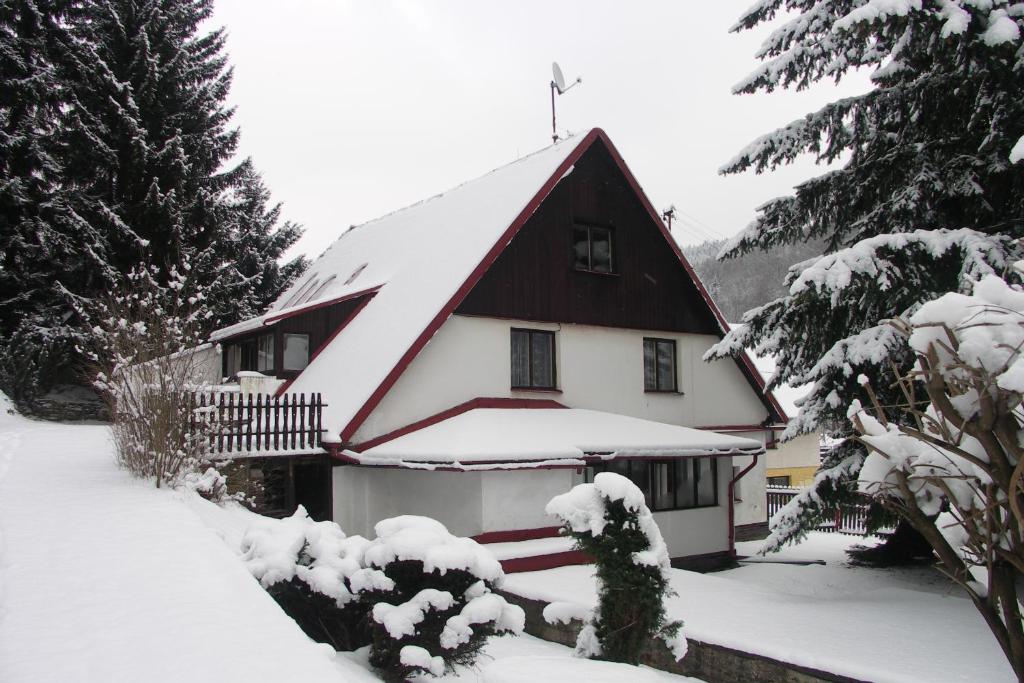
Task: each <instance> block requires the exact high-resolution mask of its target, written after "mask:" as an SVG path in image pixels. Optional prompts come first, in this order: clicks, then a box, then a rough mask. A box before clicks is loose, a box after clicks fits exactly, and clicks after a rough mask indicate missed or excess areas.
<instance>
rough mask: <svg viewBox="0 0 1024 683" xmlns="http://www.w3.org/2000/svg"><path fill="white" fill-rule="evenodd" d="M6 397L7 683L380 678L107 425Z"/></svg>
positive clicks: (0, 667)
mask: <svg viewBox="0 0 1024 683" xmlns="http://www.w3.org/2000/svg"><path fill="white" fill-rule="evenodd" d="M4 407H5V406H3V405H2V400H0V470H2V469H4V466H5V465H6V469H7V471H6V474H2V472H0V474H2V476H3V478H2V479H0V529H2V531H3V541H4V544H3V545H4V547H3V551H2V556H0V586H2V589H3V590H2V594H0V681H3V682H4V683H29V682H31V683H44V682H47V681H54V682H60V683H68V682H70V681H76V682H85V681H88V682H96V683H99V682H101V681H102V682H103V683H119V682H121V681H124V682H125V683H129V682H130V683H138V682H140V681H147V682H153V683H155V682H161V681H167V682H168V683H170V682H175V683H180V682H182V681H189V682H191V683H197V682H199V681H217V682H218V683H230V682H233V681H239V682H241V681H246V682H247V683H253V682H256V681H286V680H303V681H311V682H314V681H315V682H320V681H325V682H326V681H332V682H334V683H336V682H337V681H344V680H349V681H373V680H377V679H375V678H373V677H370V676H369V674H367V673H366V672H365V671H364V670H362V669H360V668H359V667H357V666H355V665H354V664H351V663H349V662H347V661H344V660H336V659H335V658H334V653H333V651H332V650H331V648H329V647H326V646H320V645H316V644H314V643H312V642H311V641H309V640H308V639H307V638H306V637H305V636H304V635H303V634H302V632H301V631H299V629H298V628H297V627H296V626H295V625H294V623H292V622H290V621H289V620H287V619H282V618H281V613H280V611H279V610H278V607H277V605H276V604H275V603H274V602H273V600H271V598H270V597H269V596H268V595H267V594H266V593H265V592H264V591H263V590H262V589H261V588H260V587H259V584H257V583H256V582H255V581H254V580H252V578H251V577H250V576H249V575H248V573H247V572H246V571H245V569H244V568H243V566H242V565H241V564H240V563H239V562H238V560H237V559H236V558H235V557H233V556H232V555H231V552H230V551H229V549H228V548H227V547H226V546H225V545H224V544H223V542H221V540H220V539H219V538H218V537H217V536H216V535H215V534H214V533H213V532H212V531H211V530H210V529H209V528H208V527H207V526H206V525H204V524H203V523H202V522H201V521H200V519H199V518H198V517H197V516H196V515H195V514H194V513H193V512H191V511H190V510H189V509H188V507H186V506H185V505H182V504H181V502H180V500H178V499H177V497H176V496H177V494H174V493H171V492H167V491H158V490H156V489H154V488H152V487H151V486H147V485H144V484H142V483H140V482H137V481H133V480H131V479H130V478H129V477H128V476H127V475H126V474H124V473H123V472H120V471H118V470H117V468H116V467H115V466H114V464H113V460H112V458H113V456H112V455H111V452H110V445H109V443H108V442H107V439H108V437H107V434H108V432H107V430H106V428H104V427H100V426H82V425H59V424H49V423H38V422H32V421H29V420H25V419H23V418H20V417H15V416H10V415H7V414H6V412H5V411H3V408H4Z"/></svg>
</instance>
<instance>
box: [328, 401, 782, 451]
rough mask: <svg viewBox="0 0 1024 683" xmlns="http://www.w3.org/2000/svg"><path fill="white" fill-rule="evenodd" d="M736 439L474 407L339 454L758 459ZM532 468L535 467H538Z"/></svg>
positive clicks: (754, 445) (622, 420)
mask: <svg viewBox="0 0 1024 683" xmlns="http://www.w3.org/2000/svg"><path fill="white" fill-rule="evenodd" d="M762 452H764V447H763V445H762V444H760V443H759V442H756V441H752V440H750V439H745V438H743V437H738V436H728V435H724V434H717V433H715V432H708V431H702V430H698V429H691V428H689V427H679V426H677V425H669V424H664V423H661V422H652V421H650V420H642V419H638V418H634V417H627V416H624V415H616V414H612V413H603V412H600V411H595V410H581V409H569V408H529V409H527V408H523V409H511V408H476V409H473V410H469V411H467V412H464V413H461V414H459V415H456V416H454V417H451V418H449V419H447V420H444V421H442V422H438V423H436V424H433V425H430V426H428V427H424V428H423V429H420V430H418V431H415V432H411V433H409V434H406V435H404V436H400V437H398V438H396V439H393V440H391V441H387V442H385V443H383V444H380V445H378V446H374V447H373V448H369V449H367V450H366V451H364V452H362V453H352V452H349V451H346V454H348V455H350V456H353V457H356V458H358V459H359V460H360V462H362V463H363V464H395V463H396V462H399V461H401V462H403V463H410V462H424V463H428V462H431V463H482V462H490V463H494V462H502V463H504V462H528V461H551V460H555V461H557V460H575V461H576V462H577V463H578V464H582V463H581V462H579V461H580V460H581V459H582V458H583V457H584V456H585V455H589V454H600V455H601V456H602V457H604V458H610V457H625V456H629V457H666V456H698V455H730V454H744V455H746V454H752V453H762ZM538 464H539V463H538Z"/></svg>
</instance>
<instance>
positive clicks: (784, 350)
mask: <svg viewBox="0 0 1024 683" xmlns="http://www.w3.org/2000/svg"><path fill="white" fill-rule="evenodd" d="M781 12H788V13H789V15H787V16H786V17H785V18H784V20H783V23H782V24H781V26H779V27H778V28H777V29H776V30H774V31H773V32H772V33H771V34H770V36H769V37H768V38H767V40H766V41H765V43H764V44H763V46H762V47H761V49H760V50H759V52H758V57H759V58H760V59H761V60H762V62H763V63H762V64H761V65H760V66H759V68H758V69H757V70H755V71H754V72H753V73H752V74H750V76H748V77H747V78H746V79H745V80H743V81H742V82H741V83H739V84H738V85H737V86H736V87H735V92H737V93H754V92H758V91H763V92H771V91H773V90H775V89H776V88H780V87H792V88H796V89H797V90H801V89H804V88H806V87H808V86H809V85H811V84H812V83H814V82H817V81H820V80H823V79H833V80H837V81H838V80H839V79H841V78H842V77H843V76H844V75H845V74H847V73H848V72H849V71H850V70H852V69H870V70H872V81H873V83H874V88H873V89H872V90H871V91H870V92H868V93H865V94H863V95H859V96H855V97H848V98H844V99H841V100H838V101H836V102H833V103H831V104H828V105H827V106H825V107H823V108H822V109H820V110H818V111H816V112H813V113H811V114H808V115H807V116H805V117H804V118H802V119H799V120H797V121H794V122H793V123H790V124H789V125H787V126H784V127H783V128H781V129H779V130H776V131H774V132H772V133H770V134H768V135H766V136H764V137H762V138H759V139H758V140H755V141H754V142H753V143H752V144H750V145H749V146H748V147H747V148H746V149H744V150H743V151H742V152H740V153H739V154H738V155H737V156H736V157H735V158H734V159H733V160H731V161H730V162H728V163H727V164H726V165H725V166H724V167H723V168H722V169H721V172H723V173H738V172H741V171H744V170H747V169H753V170H755V171H756V172H762V171H765V170H771V169H774V168H776V167H778V166H780V165H782V164H786V163H789V162H791V161H792V160H793V159H795V158H796V157H797V156H799V155H802V154H811V155H814V156H815V158H816V159H817V160H818V161H821V162H837V161H841V160H842V159H847V161H846V162H845V163H844V164H843V166H842V167H841V168H839V169H837V170H834V171H831V172H828V173H825V174H823V175H820V176H818V177H816V178H813V179H811V180H808V181H806V182H805V183H803V184H801V185H800V186H798V187H797V188H796V192H795V194H794V195H792V196H789V197H783V198H781V199H776V200H772V201H770V202H768V203H767V204H765V205H764V206H762V207H761V208H760V209H759V212H758V215H757V217H756V218H755V220H754V221H753V222H752V223H751V224H750V225H749V226H748V227H747V228H746V229H745V230H744V231H743V232H741V233H740V234H739V235H738V236H737V237H736V238H734V239H733V240H732V241H731V242H730V243H729V244H727V245H726V247H725V248H724V249H723V251H722V254H721V256H722V257H724V258H729V257H734V256H737V255H741V254H744V253H746V252H748V251H750V250H754V249H771V248H774V247H776V246H777V245H787V244H797V243H800V242H803V241H806V240H809V239H822V240H824V242H825V244H826V247H825V251H826V253H825V254H824V255H823V256H822V257H820V258H816V259H811V260H808V261H805V262H803V263H799V264H796V265H795V266H794V267H793V268H791V269H790V271H789V274H788V275H787V278H786V285H787V287H788V290H789V291H788V293H787V294H786V295H784V296H782V297H779V298H778V299H775V300H774V301H771V302H770V303H768V304H766V305H765V306H762V307H760V308H756V309H753V310H751V311H748V312H747V314H746V315H745V317H744V322H745V323H746V325H745V326H744V327H743V328H741V329H738V330H736V331H733V332H731V333H730V334H728V335H727V336H726V338H725V339H724V340H723V341H722V342H721V343H720V344H719V345H718V346H717V347H715V348H714V349H713V350H712V352H711V353H710V354H709V357H721V356H725V355H729V354H734V353H737V352H738V351H740V350H741V349H743V348H753V349H755V350H756V352H757V353H759V354H770V355H773V356H775V358H776V360H777V368H778V369H777V373H776V375H775V377H774V378H773V380H772V382H773V383H782V382H786V383H789V384H792V385H799V384H804V383H808V382H813V384H814V388H813V390H812V391H811V393H810V395H809V396H808V397H807V399H806V400H805V402H804V404H803V406H802V409H801V412H800V415H799V417H798V418H797V419H795V420H794V421H793V422H792V423H791V424H790V426H789V428H788V430H787V432H786V434H785V435H784V436H786V437H792V436H795V435H797V434H800V433H804V432H809V431H812V430H814V429H816V428H824V429H826V430H829V431H831V432H833V433H835V434H837V435H846V434H848V433H849V427H848V426H847V424H846V422H845V420H844V414H845V411H846V406H847V405H848V403H849V400H848V399H849V398H853V397H854V396H856V392H857V391H858V388H859V387H858V385H857V377H858V376H859V375H860V374H864V375H866V376H867V377H868V378H870V379H871V380H872V383H873V385H874V386H875V387H876V391H877V392H878V394H879V397H880V400H881V401H882V402H883V403H886V404H893V403H896V402H897V401H898V400H899V399H901V398H902V397H901V396H897V395H896V391H897V390H896V389H895V388H894V387H892V386H891V383H888V382H885V381H884V380H883V378H884V377H885V376H891V374H890V373H891V368H892V366H895V368H896V369H897V370H898V371H899V372H900V373H903V372H905V371H906V370H907V369H908V368H909V364H910V362H911V360H912V359H911V356H910V354H909V352H908V351H907V349H906V345H905V344H902V343H901V342H900V340H899V339H898V338H897V336H896V335H895V333H894V332H893V330H892V328H891V327H890V326H888V325H886V324H885V323H884V322H883V321H884V320H885V319H887V318H893V317H896V316H906V315H909V314H912V313H913V312H914V311H915V310H916V309H917V308H918V307H919V306H920V305H921V304H922V303H923V302H925V301H928V300H930V299H933V298H936V297H937V296H938V295H940V294H941V293H943V292H947V291H969V289H970V286H971V282H972V280H974V279H977V278H978V277H980V276H982V275H985V274H989V273H993V272H995V273H1002V272H1004V271H1006V269H1007V268H1008V265H1009V264H1010V263H1011V262H1012V261H1014V260H1015V259H1017V258H1019V257H1020V255H1021V249H1020V246H1019V244H1018V243H1017V242H1016V241H1015V240H1016V239H1017V238H1019V237H1020V236H1021V235H1022V234H1024V224H1022V219H1024V168H1022V166H1021V165H1020V164H1016V165H1015V164H1013V163H1012V162H1011V151H1012V150H1013V149H1014V146H1015V144H1016V143H1017V141H1018V140H1020V139H1021V136H1022V135H1024V100H1022V99H1021V97H1020V93H1021V92H1022V89H1024V62H1022V59H1024V51H1021V50H1020V47H1021V26H1020V25H1021V23H1022V21H1024V19H1022V16H1021V15H1022V13H1021V12H1020V11H1019V5H1014V6H1012V7H1011V3H1009V2H1007V1H1006V0H995V1H994V2H992V3H970V2H959V1H957V0H952V1H950V2H942V3H920V2H910V1H907V2H878V1H877V0H868V1H864V0H859V1H851V0H845V1H839V0H835V1H833V0H762V1H761V2H758V3H757V4H755V5H754V6H753V7H752V8H751V9H750V10H748V11H747V12H746V13H745V14H744V15H743V16H742V17H741V18H740V20H739V22H738V23H737V24H736V25H735V26H734V27H733V30H734V31H741V30H746V29H750V28H753V27H756V26H759V25H761V24H764V23H767V22H769V21H771V20H773V19H774V18H775V17H776V15H777V14H779V13H781ZM863 459H864V451H863V448H862V447H859V446H856V445H854V444H852V443H850V444H847V445H845V446H844V447H843V448H840V449H837V450H836V451H834V452H833V453H832V454H831V455H830V456H828V457H827V458H826V459H825V460H824V462H823V463H822V467H821V470H820V471H819V473H818V475H817V477H816V479H815V485H814V487H813V490H811V491H810V492H808V493H806V494H804V495H801V496H798V497H797V498H796V499H795V500H794V502H793V503H791V504H790V506H788V507H787V508H786V509H785V510H783V511H782V513H781V514H780V516H779V517H777V518H776V523H775V525H774V529H773V536H772V538H771V539H770V540H769V543H768V544H767V545H766V550H771V549H777V548H778V547H780V546H781V545H782V544H783V543H785V542H789V541H794V540H798V539H799V538H801V537H802V535H803V534H804V533H806V531H807V530H809V529H811V528H813V527H814V526H815V525H816V524H817V523H818V522H819V520H820V518H821V512H822V511H823V509H824V508H826V507H827V506H829V505H831V504H833V503H836V502H841V501H842V500H844V499H845V498H846V497H847V496H849V495H850V494H851V493H852V488H851V486H850V485H849V482H850V480H851V478H852V477H855V476H856V474H857V473H858V471H859V470H860V467H861V464H862V463H863Z"/></svg>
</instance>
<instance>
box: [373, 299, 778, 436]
mask: <svg viewBox="0 0 1024 683" xmlns="http://www.w3.org/2000/svg"><path fill="white" fill-rule="evenodd" d="M512 327H525V328H532V329H545V330H555V331H557V335H556V374H557V383H558V388H559V389H560V390H561V391H560V392H558V393H552V392H541V391H529V390H512V389H511V388H510V386H509V385H510V379H511V361H510V356H511V348H510V333H509V329H510V328H512ZM645 336H648V337H651V336H653V337H659V338H667V339H675V340H676V350H677V361H676V365H677V371H678V381H679V388H680V389H681V391H682V393H681V394H655V393H645V392H644V385H643V338H644V337H645ZM716 341H717V338H716V337H714V336H712V335H696V334H669V333H664V332H651V331H643V330H623V329H617V328H608V327H596V326H590V325H567V324H546V323H533V322H526V321H509V320H497V319H493V318H476V317H468V316H458V315H455V316H452V317H451V318H449V319H448V320H447V321H446V322H445V323H444V325H442V326H441V329H439V330H438V331H437V333H436V334H435V335H434V337H433V339H431V340H430V342H429V343H428V344H427V345H426V347H425V348H424V349H423V350H422V351H421V352H420V354H419V355H418V356H417V357H416V359H415V360H413V362H412V363H411V364H410V366H409V367H408V368H407V369H406V371H405V372H404V373H403V374H402V376H401V377H400V378H399V379H398V381H397V382H396V383H395V385H394V387H393V388H392V389H391V391H389V392H388V394H387V395H386V396H385V397H384V399H383V400H382V401H381V402H380V404H379V405H378V406H377V408H376V409H375V410H374V411H373V413H372V414H371V415H370V416H369V418H368V419H367V420H366V421H365V422H364V423H363V425H362V426H361V427H360V428H359V431H358V432H357V433H356V434H355V437H354V440H355V441H357V442H358V441H364V440H367V439H370V438H373V437H374V436H379V435H381V434H384V433H387V432H389V431H391V430H394V429H397V428H399V427H403V426H405V425H407V424H409V423H411V422H415V421H416V420H419V419H422V418H424V417H428V416H430V415H434V414H436V413H439V412H441V411H443V410H446V409H448V408H451V407H452V406H455V405H458V404H459V403H463V402H465V401H468V400H470V399H473V398H477V397H524V398H550V399H554V400H557V401H559V402H561V403H564V404H565V405H568V406H570V407H573V408H590V409H594V410H604V411H607V412H612V413H619V414H622V415H631V416H634V417H640V418H644V419H648V420H655V421H658V422H666V423H670V424H679V425H684V426H690V427H699V426H706V425H723V424H757V423H760V422H761V421H763V420H764V419H765V417H767V415H768V413H767V411H766V409H765V407H764V405H763V404H762V403H761V402H760V400H759V399H758V397H757V395H756V394H755V392H754V390H753V389H752V388H751V387H750V385H749V384H748V383H747V381H746V379H744V377H743V375H742V374H741V372H740V370H739V368H738V367H737V366H736V363H735V362H734V361H732V360H729V359H727V360H721V361H715V362H713V363H705V362H703V361H702V360H701V356H702V355H703V354H704V352H705V351H707V349H708V348H709V347H710V346H711V345H712V344H714V343H715V342H716Z"/></svg>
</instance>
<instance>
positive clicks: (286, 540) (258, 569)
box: [242, 505, 370, 650]
mask: <svg viewBox="0 0 1024 683" xmlns="http://www.w3.org/2000/svg"><path fill="white" fill-rule="evenodd" d="M368 543H369V541H367V540H366V539H365V538H363V537H362V536H349V537H346V536H345V533H344V532H343V531H342V530H341V527H339V526H338V525H337V524H335V523H334V522H329V521H326V522H316V521H314V520H312V519H310V517H309V515H308V514H307V513H306V510H305V508H303V507H302V506H301V505H300V506H299V507H298V509H297V510H296V511H295V514H293V515H292V516H291V517H286V518H284V519H272V518H269V517H266V518H263V519H261V520H260V521H259V522H258V523H256V524H254V525H253V526H251V527H249V529H247V530H246V532H245V534H244V535H243V537H242V558H243V560H244V561H245V565H246V567H247V568H248V569H249V572H250V573H252V575H253V576H254V577H256V579H258V580H259V582H260V585H262V586H263V587H264V588H265V589H266V590H267V592H268V593H270V595H271V596H272V597H273V598H274V600H276V601H277V603H278V604H279V605H280V606H281V608H282V609H283V610H284V611H285V613H287V614H288V616H290V617H291V618H292V619H294V620H295V622H296V623H297V624H298V625H299V627H300V628H301V629H302V630H303V631H304V632H305V633H306V635H308V636H309V637H310V638H312V639H313V640H315V641H317V642H321V643H327V644H329V645H332V646H333V647H334V649H336V650H354V649H356V648H358V647H362V646H363V645H367V644H369V642H370V634H369V631H368V630H367V626H366V615H367V612H368V610H369V606H367V605H366V604H365V603H363V602H360V601H359V600H358V599H357V596H356V593H355V591H354V590H353V588H352V585H353V581H354V582H355V583H356V585H359V586H362V585H364V582H362V581H360V580H359V578H357V577H360V575H361V574H363V573H365V572H364V571H363V568H362V556H363V551H364V549H365V548H366V546H367V544H368Z"/></svg>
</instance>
